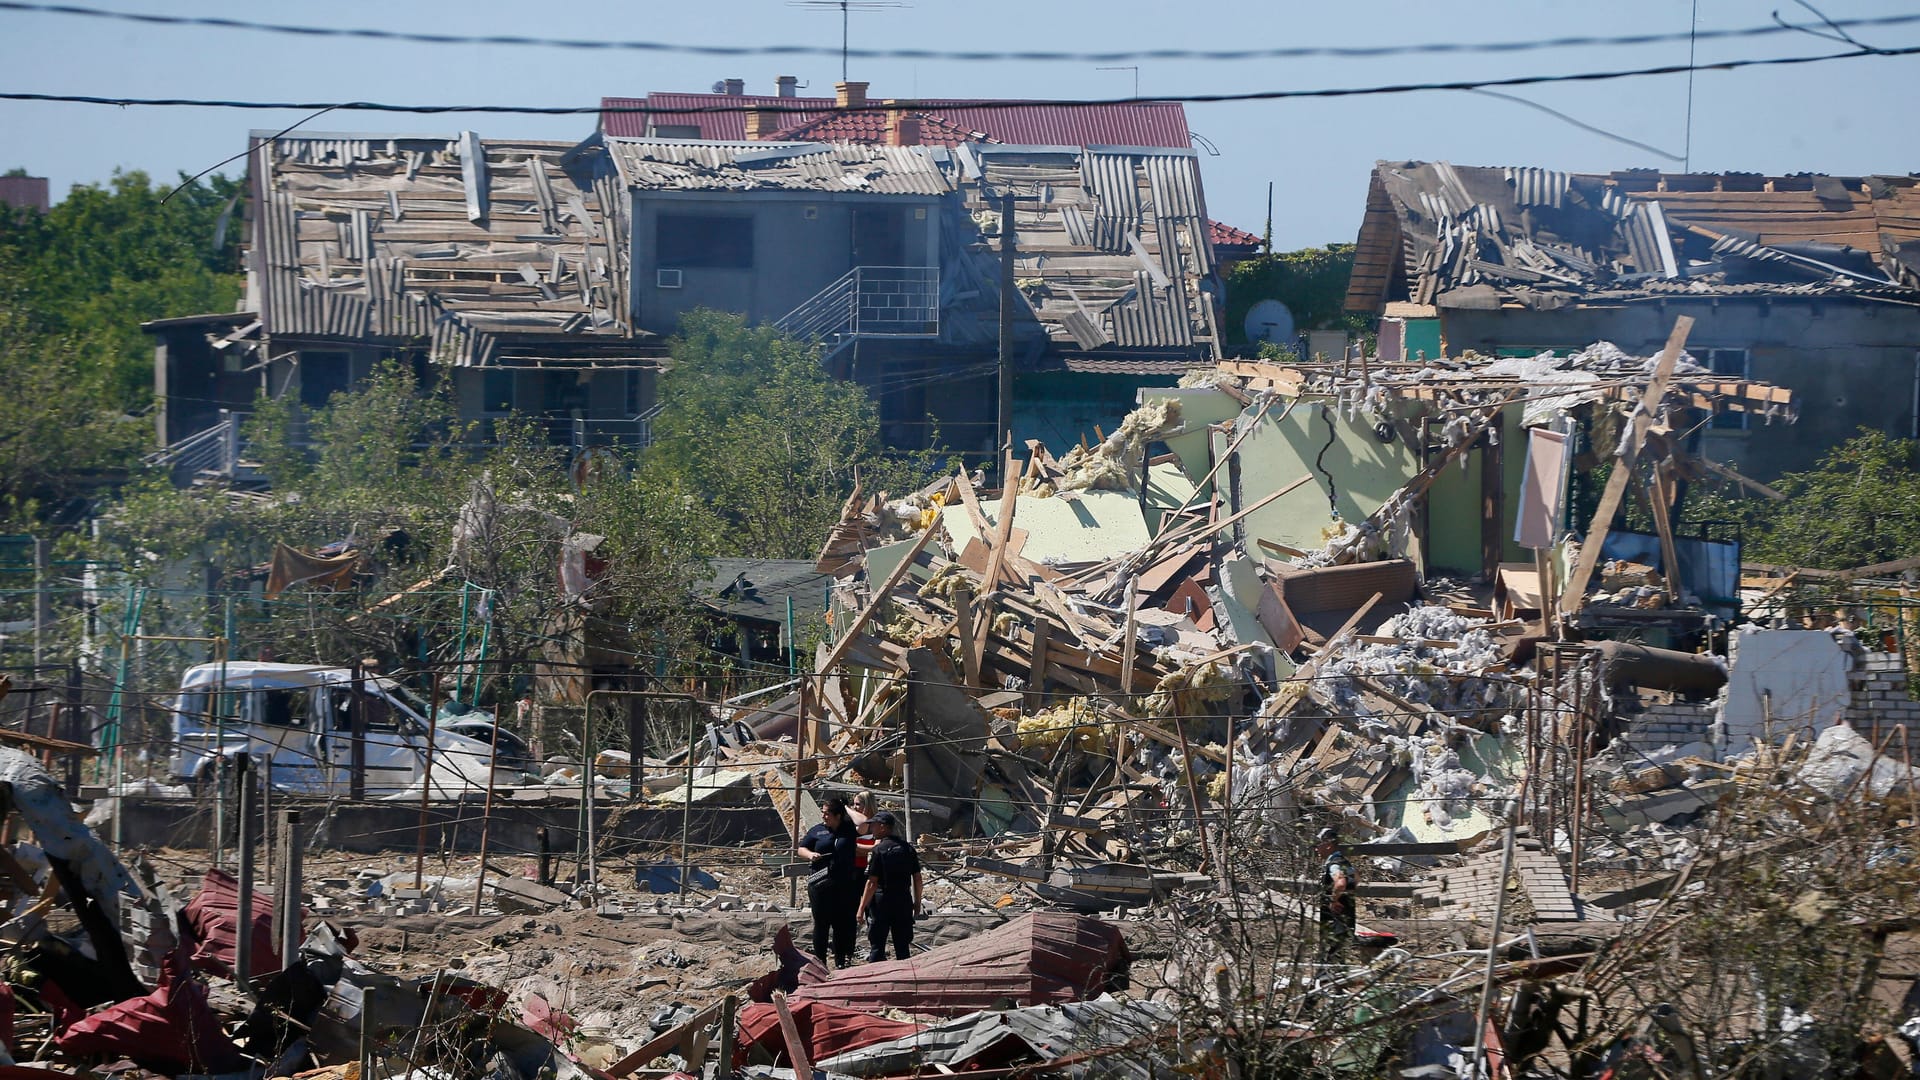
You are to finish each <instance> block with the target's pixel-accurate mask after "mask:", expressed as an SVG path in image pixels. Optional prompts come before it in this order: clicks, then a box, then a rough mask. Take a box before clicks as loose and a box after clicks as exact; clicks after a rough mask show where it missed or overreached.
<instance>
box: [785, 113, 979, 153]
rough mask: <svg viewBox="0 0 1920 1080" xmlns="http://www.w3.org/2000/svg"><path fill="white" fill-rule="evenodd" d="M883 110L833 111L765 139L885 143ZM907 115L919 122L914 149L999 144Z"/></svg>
mask: <svg viewBox="0 0 1920 1080" xmlns="http://www.w3.org/2000/svg"><path fill="white" fill-rule="evenodd" d="M887 113H888V110H886V109H860V110H850V111H847V112H841V111H838V110H835V111H834V112H830V113H827V114H826V115H824V116H816V117H814V118H813V119H810V120H806V121H803V122H801V123H797V124H793V125H791V126H789V127H784V128H781V129H780V130H779V131H776V132H774V133H773V134H772V135H769V136H767V138H768V140H769V141H774V142H853V143H884V142H886V141H887ZM908 115H910V116H912V117H913V118H914V119H915V120H918V121H919V122H920V135H919V138H918V139H916V140H915V142H914V145H916V146H958V145H960V144H961V143H963V142H999V141H1000V140H999V139H995V138H993V137H991V136H989V135H987V134H986V133H985V132H980V131H973V130H970V129H968V128H964V127H961V126H960V125H959V124H956V123H953V122H952V121H950V120H948V119H946V118H945V117H942V116H936V115H934V114H933V113H928V112H920V111H917V110H916V111H914V112H911V113H909V114H908Z"/></svg>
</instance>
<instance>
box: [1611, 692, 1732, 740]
mask: <svg viewBox="0 0 1920 1080" xmlns="http://www.w3.org/2000/svg"><path fill="white" fill-rule="evenodd" d="M1718 708H1719V706H1718V704H1717V703H1716V702H1712V701H1698V702H1696V701H1675V702H1671V703H1669V704H1664V705H1651V706H1648V707H1647V708H1646V709H1645V710H1644V711H1642V712H1640V713H1639V714H1638V715H1635V716H1631V717H1628V718H1627V723H1626V732H1625V733H1624V734H1623V735H1622V736H1621V737H1622V738H1623V739H1625V740H1626V743H1627V745H1629V746H1632V747H1635V748H1636V749H1640V750H1657V749H1659V748H1660V747H1662V746H1685V745H1686V744H1688V743H1691V742H1707V741H1709V737H1710V735H1711V728H1712V727H1713V721H1714V715H1715V713H1716V711H1717V710H1718Z"/></svg>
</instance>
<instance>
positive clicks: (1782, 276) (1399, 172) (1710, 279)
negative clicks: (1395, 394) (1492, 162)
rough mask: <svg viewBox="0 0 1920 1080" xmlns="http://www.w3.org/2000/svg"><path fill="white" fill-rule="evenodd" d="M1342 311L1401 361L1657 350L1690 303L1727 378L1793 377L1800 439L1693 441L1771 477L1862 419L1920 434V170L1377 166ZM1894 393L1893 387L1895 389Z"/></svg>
mask: <svg viewBox="0 0 1920 1080" xmlns="http://www.w3.org/2000/svg"><path fill="white" fill-rule="evenodd" d="M1346 307H1347V310H1349V311H1356V312H1364V313H1367V314H1371V315H1378V316H1381V317H1382V319H1383V321H1382V324H1381V349H1380V352H1381V354H1382V355H1383V356H1387V357H1389V358H1391V359H1408V360H1413V359H1418V358H1419V357H1420V356H1421V355H1422V354H1424V355H1425V356H1427V357H1438V356H1440V355H1442V354H1443V353H1444V354H1446V355H1458V354H1462V353H1467V352H1473V353H1479V354H1483V355H1487V356H1533V355H1537V354H1539V353H1541V352H1544V351H1556V352H1560V353H1563V354H1564V353H1569V352H1572V351H1574V350H1578V349H1580V348H1584V347H1585V346H1587V345H1590V344H1591V343H1593V342H1595V341H1610V342H1613V343H1614V344H1616V345H1618V346H1620V347H1621V348H1623V349H1625V350H1627V351H1628V352H1637V353H1643V354H1644V353H1651V352H1653V351H1655V350H1656V349H1657V348H1658V347H1659V345H1660V343H1661V342H1662V341H1663V340H1664V339H1665V338H1666V334H1667V329H1668V328H1669V327H1670V326H1671V325H1672V323H1673V320H1674V318H1675V317H1676V316H1679V315H1690V316H1692V317H1694V318H1695V319H1697V320H1698V326H1697V327H1696V329H1695V331H1694V333H1693V336H1692V338H1691V339H1690V340H1689V343H1688V351H1689V352H1690V353H1691V354H1692V355H1693V357H1694V358H1695V359H1696V360H1698V361H1699V362H1700V363H1701V364H1703V365H1704V366H1706V367H1708V368H1710V369H1711V370H1712V371H1713V372H1714V373H1715V374H1719V375H1724V376H1727V377H1729V378H1733V379H1744V378H1752V379H1758V380H1764V381H1766V382H1768V383H1771V384H1774V385H1776V386H1781V387H1785V388H1788V389H1791V390H1793V391H1794V393H1795V394H1796V396H1797V398H1798V400H1800V401H1802V402H1804V403H1807V404H1808V405H1809V406H1817V407H1809V408H1808V409H1807V410H1806V411H1805V412H1804V414H1803V415H1802V417H1801V421H1800V424H1799V427H1798V429H1797V431H1796V434H1795V436H1794V437H1793V438H1791V439H1768V438H1760V437H1757V436H1756V435H1755V434H1754V433H1755V432H1756V431H1757V430H1758V429H1760V428H1762V427H1764V425H1765V423H1766V420H1765V418H1764V417H1760V416H1748V415H1744V414H1743V415H1725V416H1721V417H1718V418H1716V419H1715V420H1714V422H1713V423H1712V424H1711V425H1710V426H1709V427H1708V428H1707V429H1706V430H1704V431H1703V432H1702V433H1701V436H1700V440H1699V444H1698V447H1697V449H1698V452H1699V453H1700V454H1701V455H1702V456H1704V457H1706V458H1708V459H1710V460H1714V461H1726V462H1731V463H1733V464H1734V465H1736V466H1737V467H1739V468H1740V469H1742V470H1743V471H1745V472H1746V473H1748V474H1749V475H1752V476H1755V477H1758V478H1760V479H1769V478H1772V477H1775V476H1778V475H1779V474H1780V473H1782V472H1786V471H1791V470H1796V469H1804V468H1806V467H1808V466H1810V465H1811V464H1812V463H1813V462H1814V461H1815V460H1817V459H1818V458H1819V457H1820V455H1821V454H1822V453H1823V452H1824V451H1825V450H1826V449H1827V448H1828V447H1831V446H1833V445H1836V444H1838V443H1840V442H1842V441H1844V440H1845V439H1846V438H1848V437H1849V436H1851V435H1852V434H1853V433H1854V432H1855V431H1856V430H1857V429H1858V428H1859V427H1860V426H1862V425H1865V426H1868V427H1872V428H1878V429H1881V430H1884V431H1887V432H1889V433H1892V434H1897V435H1900V436H1903V437H1913V436H1915V435H1916V434H1920V411H1917V410H1920V180H1917V179H1916V178H1914V177H1912V176H1905V177H1901V176H1865V177H1839V176H1825V175H1818V174H1799V175H1795V176H1773V177H1769V176H1759V175H1753V174H1739V173H1728V174H1725V175H1698V174H1686V175H1681V174H1669V173H1659V172H1654V171H1651V170H1648V171H1627V172H1615V173H1610V174H1584V173H1564V172H1552V171H1549V170H1546V169H1539V168H1520V167H1512V168H1470V167H1466V166H1455V165H1450V164H1447V163H1445V162H1384V161H1383V162H1380V163H1379V164H1378V165H1376V166H1375V168H1374V172H1373V178H1372V182H1371V186H1370V187H1369V189H1368V193H1367V209H1366V216H1365V218H1364V220H1363V222H1362V225H1361V229H1360V236H1359V241H1358V249H1357V252H1356V255H1355V263H1354V272H1353V278H1352V281H1351V285H1350V287H1349V290H1348V292H1347V301H1346ZM1894 388H1898V389H1897V391H1896V390H1895V389H1894Z"/></svg>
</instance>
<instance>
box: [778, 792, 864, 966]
mask: <svg viewBox="0 0 1920 1080" xmlns="http://www.w3.org/2000/svg"><path fill="white" fill-rule="evenodd" d="M858 836H859V834H858V833H856V832H855V831H854V826H853V819H852V818H851V817H849V816H848V814H847V804H846V802H845V801H843V800H841V799H828V800H827V803H826V805H825V806H823V807H821V808H820V823H819V824H818V825H815V826H814V827H813V828H812V829H810V830H808V831H807V835H805V836H803V837H801V838H800V845H799V846H798V847H796V848H795V849H794V852H793V853H794V854H795V855H797V856H799V857H800V858H803V859H807V860H808V867H809V869H810V870H811V871H812V873H810V874H808V875H807V904H808V906H809V907H811V908H812V909H813V955H815V956H817V957H819V958H820V962H821V963H823V964H824V963H826V962H827V955H828V953H827V948H828V945H829V943H831V945H832V948H833V953H832V955H833V959H834V964H835V965H836V966H838V967H843V968H844V967H851V966H852V964H853V941H854V934H855V930H854V923H855V919H854V915H853V910H854V904H855V903H856V900H855V897H856V895H857V892H858V890H859V888H860V877H859V875H858V873H857V872H856V871H855V869H854V865H853V860H854V849H855V846H856V843H855V842H856V840H857V839H858Z"/></svg>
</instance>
